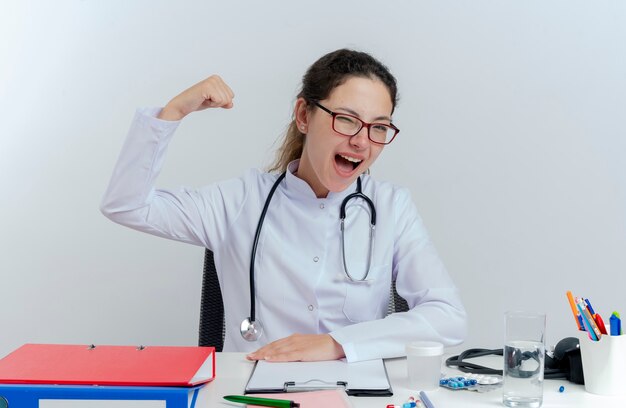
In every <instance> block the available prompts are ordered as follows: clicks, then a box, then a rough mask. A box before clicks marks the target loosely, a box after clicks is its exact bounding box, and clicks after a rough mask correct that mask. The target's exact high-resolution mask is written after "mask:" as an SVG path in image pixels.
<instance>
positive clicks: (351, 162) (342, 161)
mask: <svg viewBox="0 0 626 408" xmlns="http://www.w3.org/2000/svg"><path fill="white" fill-rule="evenodd" d="M361 161H362V160H361V159H355V158H354V157H348V156H344V155H341V154H337V155H335V163H337V167H338V168H339V169H340V170H341V171H344V172H350V171H353V170H354V169H356V168H357V167H359V164H361Z"/></svg>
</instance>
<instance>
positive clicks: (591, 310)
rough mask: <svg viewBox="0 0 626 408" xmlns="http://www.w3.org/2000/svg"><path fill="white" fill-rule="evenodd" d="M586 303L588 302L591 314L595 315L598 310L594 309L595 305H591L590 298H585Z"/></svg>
mask: <svg viewBox="0 0 626 408" xmlns="http://www.w3.org/2000/svg"><path fill="white" fill-rule="evenodd" d="M585 303H586V304H587V309H589V313H591V315H592V316H593V315H595V314H596V312H594V311H593V307H591V302H590V301H589V299H587V298H585Z"/></svg>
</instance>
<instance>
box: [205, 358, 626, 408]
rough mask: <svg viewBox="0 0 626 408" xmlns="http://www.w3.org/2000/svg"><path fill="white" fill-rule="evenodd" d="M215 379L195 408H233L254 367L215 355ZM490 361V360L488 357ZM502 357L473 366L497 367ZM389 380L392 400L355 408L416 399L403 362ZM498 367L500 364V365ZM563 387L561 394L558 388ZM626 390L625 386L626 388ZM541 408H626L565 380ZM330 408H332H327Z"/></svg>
mask: <svg viewBox="0 0 626 408" xmlns="http://www.w3.org/2000/svg"><path fill="white" fill-rule="evenodd" d="M216 356H217V359H216V377H215V380H213V381H212V382H211V383H209V384H207V385H206V386H205V387H204V388H203V389H202V390H201V391H200V393H199V395H198V400H197V401H196V407H197V408H206V407H224V408H227V407H228V408H232V407H233V406H234V405H233V404H232V403H228V402H226V401H225V400H224V399H223V398H222V397H223V396H224V395H229V394H243V390H244V388H245V385H246V382H247V381H248V377H249V376H250V372H251V370H252V367H253V365H254V363H252V362H250V361H247V360H246V358H245V354H244V353H217V355H216ZM489 358H490V359H491V357H489ZM499 359H501V357H493V359H491V360H478V359H476V362H478V363H479V364H480V363H483V364H488V365H489V361H490V362H491V363H492V364H491V366H492V367H494V368H495V367H497V366H498V362H499ZM385 364H386V366H387V372H388V374H389V380H390V381H391V384H392V387H393V396H392V397H350V399H351V400H352V403H353V405H354V406H355V407H356V408H384V407H385V406H386V405H387V404H399V405H401V404H402V403H403V402H405V401H406V399H407V398H408V397H409V396H410V395H416V394H417V392H416V391H415V390H411V389H409V388H408V385H407V374H406V359H404V358H399V359H392V360H386V362H385ZM500 364H501V363H500ZM443 372H444V374H446V375H449V376H453V375H463V374H462V373H460V372H459V371H457V370H453V369H450V368H448V367H445V368H444V370H443ZM561 385H563V386H565V391H564V392H563V393H560V392H559V387H560V386H561ZM625 387H626V385H625ZM428 396H429V397H430V399H431V401H432V402H433V404H434V405H435V407H436V408H454V407H462V408H471V407H485V406H487V407H489V406H491V407H502V406H503V405H502V392H501V390H500V389H498V390H494V391H489V392H486V393H478V392H473V391H452V390H447V389H444V388H440V389H438V390H437V391H431V392H428ZM543 407H546V408H549V407H603V408H607V407H608V408H611V407H616V408H617V407H626V397H606V396H600V395H594V394H590V393H588V392H586V391H585V389H584V386H582V385H576V384H573V383H570V382H568V381H565V380H546V381H544V393H543ZM328 408H331V407H328Z"/></svg>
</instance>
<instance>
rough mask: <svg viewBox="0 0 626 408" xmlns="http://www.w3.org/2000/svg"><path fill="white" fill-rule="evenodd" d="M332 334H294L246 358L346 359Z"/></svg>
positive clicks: (276, 359) (274, 359)
mask: <svg viewBox="0 0 626 408" xmlns="http://www.w3.org/2000/svg"><path fill="white" fill-rule="evenodd" d="M345 356H346V355H345V353H344V351H343V348H342V347H341V345H340V344H339V343H337V342H336V341H335V339H333V338H332V336H331V335H330V334H292V335H291V336H289V337H285V338H282V339H280V340H276V341H273V342H271V343H269V344H267V345H265V346H263V347H261V348H260V349H258V350H257V351H254V352H252V353H250V354H248V355H247V356H246V358H247V359H248V360H267V361H322V360H337V359H340V358H343V357H345Z"/></svg>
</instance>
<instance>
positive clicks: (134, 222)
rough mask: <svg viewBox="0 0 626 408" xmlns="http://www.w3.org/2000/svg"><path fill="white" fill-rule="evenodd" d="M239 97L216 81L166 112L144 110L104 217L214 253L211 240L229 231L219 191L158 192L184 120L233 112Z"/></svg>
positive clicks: (178, 100) (183, 95)
mask: <svg viewBox="0 0 626 408" xmlns="http://www.w3.org/2000/svg"><path fill="white" fill-rule="evenodd" d="M233 97H234V94H233V92H232V90H231V89H230V87H229V86H228V85H226V83H225V82H224V81H223V80H222V79H221V78H220V77H219V76H217V75H213V76H210V77H209V78H207V79H205V80H203V81H201V82H199V83H197V84H195V85H193V86H192V87H190V88H189V89H187V90H185V91H183V92H182V93H180V94H179V95H177V96H176V97H174V98H173V99H172V100H171V101H170V102H169V103H168V104H167V105H166V106H165V108H163V109H158V108H156V109H139V110H138V111H137V114H136V115H135V118H134V121H133V123H132V125H131V128H130V130H129V132H128V136H127V138H126V141H125V143H124V147H123V148H122V151H121V153H120V156H119V158H118V161H117V164H116V165H115V168H114V171H113V175H112V177H111V181H110V183H109V186H108V188H107V190H106V193H105V195H104V197H103V199H102V202H101V206H100V208H101V211H102V213H103V214H104V215H105V216H106V217H108V218H109V219H111V220H112V221H115V222H117V223H119V224H122V225H125V226H128V227H131V228H134V229H137V230H140V231H143V232H147V233H150V234H153V235H158V236H162V237H166V238H170V239H175V240H179V241H183V242H188V243H192V244H196V245H202V246H206V247H209V248H211V247H212V242H211V240H212V238H211V237H219V236H220V230H221V229H223V225H222V224H223V222H222V223H221V224H220V219H221V216H220V214H223V213H224V211H223V208H222V207H223V206H224V202H223V200H222V199H221V196H220V195H221V189H220V188H219V186H217V187H214V188H206V189H202V190H195V189H185V188H181V189H179V190H177V191H172V190H157V189H155V188H154V185H155V181H156V178H157V177H158V175H159V173H160V171H161V168H162V165H163V162H164V160H165V155H166V151H167V146H168V144H169V141H170V140H171V138H172V137H173V134H174V131H175V130H176V128H177V126H178V124H179V123H180V120H181V119H182V118H184V117H185V116H186V115H188V114H189V113H192V112H195V111H200V110H203V109H206V108H216V107H221V108H225V109H230V108H232V106H233ZM220 206H222V207H220ZM212 217H213V218H212Z"/></svg>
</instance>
